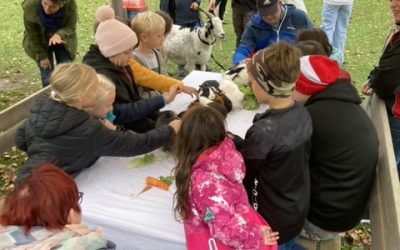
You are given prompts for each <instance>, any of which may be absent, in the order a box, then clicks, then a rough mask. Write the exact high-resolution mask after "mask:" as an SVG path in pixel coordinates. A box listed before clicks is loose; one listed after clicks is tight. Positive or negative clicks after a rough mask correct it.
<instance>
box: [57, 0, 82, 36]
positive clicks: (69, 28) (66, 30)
mask: <svg viewBox="0 0 400 250" xmlns="http://www.w3.org/2000/svg"><path fill="white" fill-rule="evenodd" d="M67 3H68V5H66V6H65V8H66V13H67V14H66V16H65V20H64V25H63V27H62V28H61V29H59V30H57V32H56V33H57V34H59V35H60V37H61V39H62V40H64V41H65V40H66V38H67V37H72V36H74V35H75V32H76V22H77V20H78V8H77V6H76V2H75V0H70V1H68V2H67Z"/></svg>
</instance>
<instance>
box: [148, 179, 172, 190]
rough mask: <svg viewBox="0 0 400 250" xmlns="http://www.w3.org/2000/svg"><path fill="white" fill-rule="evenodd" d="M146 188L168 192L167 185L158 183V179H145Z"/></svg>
mask: <svg viewBox="0 0 400 250" xmlns="http://www.w3.org/2000/svg"><path fill="white" fill-rule="evenodd" d="M146 186H151V187H158V188H161V189H163V190H165V191H168V188H169V186H168V184H166V183H164V182H162V181H160V180H159V179H156V178H154V177H151V176H149V177H147V178H146Z"/></svg>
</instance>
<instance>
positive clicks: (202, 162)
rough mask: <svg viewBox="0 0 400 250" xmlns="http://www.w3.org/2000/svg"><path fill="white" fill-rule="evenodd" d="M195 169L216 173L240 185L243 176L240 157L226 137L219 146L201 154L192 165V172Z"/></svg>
mask: <svg viewBox="0 0 400 250" xmlns="http://www.w3.org/2000/svg"><path fill="white" fill-rule="evenodd" d="M238 165H240V167H238ZM196 169H202V170H203V171H206V172H212V173H216V174H218V175H222V176H223V177H225V178H226V179H228V180H230V181H231V182H240V183H241V182H242V180H243V178H244V174H245V165H244V161H243V158H242V155H241V154H240V153H239V152H238V151H237V150H236V148H235V145H234V144H233V142H232V140H231V139H230V138H228V137H226V138H225V139H224V140H223V141H222V142H221V143H220V144H219V145H217V146H215V147H212V148H210V149H207V150H206V151H204V152H203V153H201V154H200V155H199V157H198V158H197V160H196V162H195V164H194V165H193V168H192V172H193V171H195V170H196Z"/></svg>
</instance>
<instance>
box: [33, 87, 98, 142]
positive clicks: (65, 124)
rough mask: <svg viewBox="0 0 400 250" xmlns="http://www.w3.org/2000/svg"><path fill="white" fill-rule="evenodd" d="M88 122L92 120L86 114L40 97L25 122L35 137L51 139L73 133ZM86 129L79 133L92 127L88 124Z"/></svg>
mask: <svg viewBox="0 0 400 250" xmlns="http://www.w3.org/2000/svg"><path fill="white" fill-rule="evenodd" d="M90 120H92V119H91V117H90V116H89V114H87V113H86V112H84V111H82V110H78V109H76V108H73V107H70V106H67V105H65V104H63V103H60V102H57V101H54V100H52V99H50V98H49V97H48V96H46V95H42V96H40V97H38V99H37V100H36V101H35V103H34V104H33V106H32V109H31V115H30V116H29V118H28V121H27V122H28V123H29V126H30V127H31V128H32V130H33V131H34V133H35V134H36V135H37V136H40V137H43V138H53V137H57V136H58V135H62V134H65V133H67V132H69V131H73V130H74V129H77V128H78V127H80V126H81V125H82V124H83V123H87V122H89V121H90ZM86 128H87V130H86V131H81V133H82V134H85V133H91V132H92V130H93V126H89V124H88V125H87V126H86Z"/></svg>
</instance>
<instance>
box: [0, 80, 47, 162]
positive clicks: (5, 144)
mask: <svg viewBox="0 0 400 250" xmlns="http://www.w3.org/2000/svg"><path fill="white" fill-rule="evenodd" d="M49 90H50V87H46V88H44V89H41V90H40V91H38V92H36V93H34V94H32V95H30V96H28V97H26V98H25V99H23V100H22V101H19V102H18V103H16V104H14V105H12V106H11V107H9V108H7V109H5V110H3V111H1V112H0V154H2V153H4V152H6V151H7V150H9V149H10V148H11V147H13V146H14V145H15V133H16V132H17V128H18V127H19V125H20V124H21V123H22V122H23V121H24V120H25V119H26V117H27V115H28V113H29V110H30V107H31V105H32V102H33V101H34V100H35V97H36V96H38V95H40V94H42V93H45V92H49Z"/></svg>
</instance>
